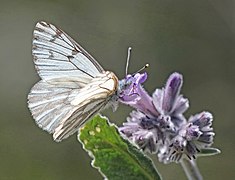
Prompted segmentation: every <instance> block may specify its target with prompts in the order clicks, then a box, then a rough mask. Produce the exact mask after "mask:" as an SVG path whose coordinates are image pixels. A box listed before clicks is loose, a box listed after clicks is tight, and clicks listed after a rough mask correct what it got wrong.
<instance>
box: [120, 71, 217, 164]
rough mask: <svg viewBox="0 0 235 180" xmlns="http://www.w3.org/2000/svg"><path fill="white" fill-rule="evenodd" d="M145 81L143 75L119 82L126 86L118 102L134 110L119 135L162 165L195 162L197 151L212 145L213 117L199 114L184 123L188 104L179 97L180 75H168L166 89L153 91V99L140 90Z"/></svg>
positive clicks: (207, 114) (122, 89)
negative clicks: (162, 163)
mask: <svg viewBox="0 0 235 180" xmlns="http://www.w3.org/2000/svg"><path fill="white" fill-rule="evenodd" d="M146 79H147V74H146V73H144V74H138V73H137V74H135V75H134V76H127V77H126V79H124V80H122V81H121V82H120V84H121V85H124V86H125V88H123V87H122V86H121V90H120V101H121V102H122V103H124V104H127V105H129V106H131V107H133V108H135V109H136V110H134V111H132V112H131V113H130V116H129V117H128V118H127V122H125V123H123V126H122V127H120V128H119V131H120V132H121V133H123V134H124V135H125V136H126V137H127V138H129V139H130V140H131V141H132V142H134V143H135V144H137V145H138V146H139V147H140V148H141V149H143V150H145V151H149V152H150V153H157V155H158V158H159V160H160V161H161V162H164V163H169V162H179V161H180V160H181V159H182V158H183V157H188V158H189V159H192V158H194V159H195V158H196V154H197V153H198V152H200V149H202V148H206V147H209V146H210V145H211V144H212V142H213V136H214V133H213V129H212V127H211V125H212V119H213V117H212V115H211V114H210V113H209V112H202V113H199V114H196V115H195V116H191V117H190V118H189V120H188V121H187V120H186V118H185V117H184V115H183V113H184V112H185V111H186V110H187V109H188V108H189V102H188V99H186V98H184V97H183V96H182V95H181V94H180V90H181V87H182V84H183V78H182V75H181V74H179V73H173V74H171V75H170V77H169V78H168V80H167V82H166V85H165V88H162V89H156V90H155V92H154V93H153V95H152V97H151V96H149V95H148V93H147V92H146V91H145V90H144V88H143V87H142V86H141V84H142V83H143V82H144V81H145V80H146Z"/></svg>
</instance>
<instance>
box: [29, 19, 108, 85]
mask: <svg viewBox="0 0 235 180" xmlns="http://www.w3.org/2000/svg"><path fill="white" fill-rule="evenodd" d="M32 54H33V59H34V63H35V66H36V69H37V71H38V74H39V75H40V77H41V78H42V79H43V80H45V81H48V82H50V83H51V84H63V85H64V86H65V87H66V86H67V87H83V86H84V85H85V84H87V83H88V82H89V81H90V80H91V79H92V78H94V77H96V76H97V75H99V74H100V73H102V72H103V71H104V70H103V68H102V67H101V66H100V65H99V64H98V62H97V61H96V60H95V59H94V58H93V57H92V56H91V55H89V54H88V53H87V52H86V51H85V50H84V49H83V48H82V47H81V46H80V45H79V44H77V43H76V42H75V41H74V40H73V39H72V38H71V37H69V36H68V35H67V34H66V33H65V32H63V31H62V30H60V29H59V28H57V27H56V26H54V25H52V24H48V23H46V22H39V23H37V24H36V27H35V30H34V32H33V49H32Z"/></svg>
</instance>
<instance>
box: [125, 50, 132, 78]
mask: <svg viewBox="0 0 235 180" xmlns="http://www.w3.org/2000/svg"><path fill="white" fill-rule="evenodd" d="M130 57H131V47H129V48H128V49H127V59H126V75H127V73H128V66H129V62H130Z"/></svg>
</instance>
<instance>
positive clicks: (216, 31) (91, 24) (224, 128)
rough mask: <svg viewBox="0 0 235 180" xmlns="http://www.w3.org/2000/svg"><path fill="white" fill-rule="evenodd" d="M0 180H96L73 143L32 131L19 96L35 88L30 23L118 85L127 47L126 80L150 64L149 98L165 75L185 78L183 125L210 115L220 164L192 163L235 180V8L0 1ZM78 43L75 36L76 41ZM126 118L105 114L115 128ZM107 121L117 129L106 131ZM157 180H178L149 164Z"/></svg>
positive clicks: (211, 2) (168, 169)
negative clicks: (69, 45) (49, 28)
mask: <svg viewBox="0 0 235 180" xmlns="http://www.w3.org/2000/svg"><path fill="white" fill-rule="evenodd" d="M0 3H1V7H0V85H1V88H0V101H1V104H0V110H1V113H0V179H3V180H4V179H9V180H10V179H20V180H21V179H22V180H26V179H35V180H37V179H50V180H54V179H56V180H60V179H61V180H63V179H71V180H72V179H102V177H101V176H100V174H99V173H98V172H97V170H95V169H93V168H91V166H90V162H91V159H90V157H89V156H88V155H87V153H86V152H85V151H84V150H82V147H81V144H80V143H78V142H77V141H76V136H72V137H70V138H69V139H67V140H65V141H63V142H62V143H55V142H53V141H52V136H51V135H49V134H48V133H46V132H44V131H42V130H41V129H40V128H38V127H37V126H36V124H35V123H34V120H33V119H32V117H31V115H30V112H29V110H28V108H27V94H28V92H29V91H30V88H31V87H32V86H33V84H34V83H36V82H37V81H38V80H39V77H38V75H37V73H36V71H35V69H34V64H33V61H32V56H31V39H32V32H33V29H34V26H35V24H36V22H38V21H40V20H45V21H47V22H51V23H53V24H55V25H57V26H58V27H60V28H61V29H63V30H64V31H65V32H67V33H68V34H69V35H70V36H72V37H73V38H74V39H75V40H76V41H77V42H79V43H80V44H82V46H83V47H84V48H85V49H87V50H88V52H90V53H91V54H92V55H93V56H94V57H95V58H96V59H97V60H98V61H99V62H100V64H101V65H102V66H103V67H104V68H105V69H107V70H112V71H113V72H115V73H116V74H117V75H118V76H119V77H120V78H123V76H124V71H125V63H126V55H127V53H126V52H127V47H128V46H132V48H133V50H132V55H131V62H130V70H129V71H130V72H134V71H136V70H138V69H139V68H140V67H142V66H143V65H144V64H145V63H149V64H150V68H149V69H147V72H148V74H149V78H148V81H147V82H146V83H145V88H146V89H147V90H148V91H149V93H152V92H153V91H154V89H155V88H156V87H161V86H163V85H164V82H165V80H166V79H167V77H168V76H169V74H170V73H172V72H175V71H178V72H180V73H182V74H183V76H184V85H183V90H182V91H183V94H184V96H185V97H188V98H189V99H190V104H191V106H190V109H189V110H188V111H187V113H186V115H187V116H190V115H191V114H195V113H198V112H200V111H202V110H208V111H210V112H212V113H213V114H214V123H213V127H214V129H215V132H216V137H215V141H214V147H218V148H220V149H221V150H222V153H221V154H220V155H217V156H214V157H205V158H200V159H199V160H198V165H199V168H200V169H201V173H202V174H203V176H204V178H205V179H210V180H212V179H232V177H233V178H234V177H235V171H234V167H235V156H234V152H235V151H234V149H235V140H234V137H235V131H234V129H233V128H234V127H235V119H234V118H233V116H232V114H233V113H234V104H233V103H234V100H235V98H234V94H233V93H234V92H235V81H234V80H235V78H234V75H235V11H234V10H235V1H231V0H223V1H220V0H197V1H189V0H179V1H175V0H164V1H163V0H146V1H143V0H142V1H140V0H129V1H124V0H121V1H108V0H100V1H91V0H67V1H63V0H41V1H29V0H19V1H7V2H6V1H3V0H0ZM78 34H79V35H78ZM130 110H131V109H130V108H127V107H124V106H122V105H121V106H120V108H119V109H118V111H117V112H115V113H113V112H112V111H111V109H109V110H106V111H105V112H104V114H105V115H107V116H109V118H110V119H111V120H112V122H116V123H117V124H119V125H120V124H121V123H122V122H123V121H124V120H125V117H126V116H127V115H128V113H129V112H130ZM114 120H116V121H114ZM153 159H154V161H155V163H156V166H157V167H159V171H160V172H161V173H162V176H163V177H164V179H167V180H171V179H172V180H173V179H175V178H176V177H177V179H186V178H185V175H184V173H183V171H182V169H181V167H180V165H177V164H170V165H163V164H160V163H158V162H157V158H156V157H153Z"/></svg>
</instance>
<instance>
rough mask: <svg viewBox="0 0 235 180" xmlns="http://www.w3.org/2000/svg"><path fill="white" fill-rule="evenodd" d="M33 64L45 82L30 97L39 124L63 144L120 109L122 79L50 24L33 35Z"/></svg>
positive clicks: (29, 101) (32, 109)
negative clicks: (104, 112) (89, 123)
mask: <svg viewBox="0 0 235 180" xmlns="http://www.w3.org/2000/svg"><path fill="white" fill-rule="evenodd" d="M32 54H33V60H34V63H35V67H36V70H37V72H38V74H39V76H40V77H41V80H40V81H39V82H38V83H37V84H35V85H34V86H33V88H32V89H31V91H30V93H29V95H28V107H29V109H30V111H31V113H32V116H33V117H34V119H35V121H36V123H37V124H38V126H39V127H41V128H42V129H44V130H46V131H48V132H49V133H52V134H53V138H54V140H55V141H61V140H63V139H65V138H67V137H69V136H70V135H72V134H73V133H75V132H76V131H77V130H78V128H79V127H81V126H82V125H83V124H84V122H85V121H87V120H88V119H90V118H91V117H92V116H94V115H95V114H96V113H98V112H99V111H100V110H102V109H104V108H105V107H107V106H109V105H111V106H112V107H113V108H114V109H115V108H116V107H117V102H118V101H117V100H118V95H117V91H118V88H119V84H118V78H117V77H116V75H115V74H114V73H112V72H110V71H104V69H103V68H102V67H101V66H100V65H99V64H98V62H97V61H96V60H95V59H94V58H93V57H92V56H91V55H90V54H88V53H87V52H86V51H85V50H84V49H83V48H82V47H81V46H80V45H79V44H77V43H76V42H75V41H74V40H73V39H72V38H71V37H69V36H68V35H67V34H66V33H65V32H63V31H62V30H60V29H59V28H57V27H55V26H54V25H52V24H48V23H46V22H39V23H37V24H36V27H35V30H34V32H33V49H32Z"/></svg>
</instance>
